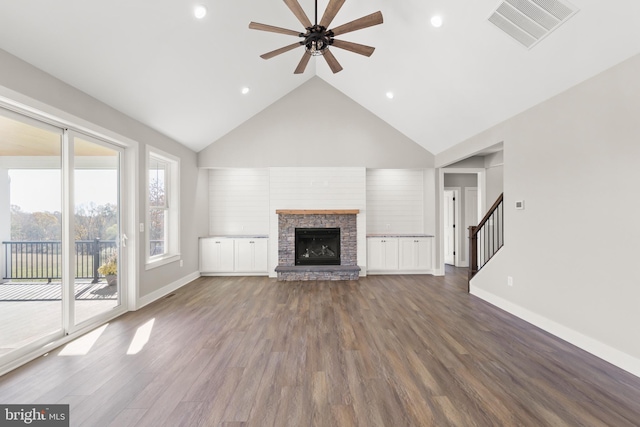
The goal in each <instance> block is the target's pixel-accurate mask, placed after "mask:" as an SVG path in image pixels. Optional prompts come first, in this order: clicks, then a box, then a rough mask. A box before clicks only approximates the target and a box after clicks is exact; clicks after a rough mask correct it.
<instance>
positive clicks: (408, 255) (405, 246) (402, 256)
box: [398, 238, 418, 270]
mask: <svg viewBox="0 0 640 427" xmlns="http://www.w3.org/2000/svg"><path fill="white" fill-rule="evenodd" d="M417 241H418V239H414V238H402V239H398V244H399V252H400V253H399V259H398V264H399V267H400V270H415V269H416V266H417V250H416V245H417V243H416V242H417Z"/></svg>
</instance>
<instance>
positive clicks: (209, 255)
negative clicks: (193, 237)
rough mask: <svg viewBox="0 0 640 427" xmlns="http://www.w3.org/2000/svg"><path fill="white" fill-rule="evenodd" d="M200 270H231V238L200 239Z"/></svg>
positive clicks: (203, 271) (216, 271)
mask: <svg viewBox="0 0 640 427" xmlns="http://www.w3.org/2000/svg"><path fill="white" fill-rule="evenodd" d="M200 271H201V272H202V273H218V272H230V271H233V240H232V239H200Z"/></svg>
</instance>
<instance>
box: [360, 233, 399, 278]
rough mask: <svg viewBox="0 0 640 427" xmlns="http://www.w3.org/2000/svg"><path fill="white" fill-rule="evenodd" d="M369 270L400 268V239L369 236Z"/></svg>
mask: <svg viewBox="0 0 640 427" xmlns="http://www.w3.org/2000/svg"><path fill="white" fill-rule="evenodd" d="M367 270H368V271H394V270H398V239H395V238H387V237H380V238H378V237H369V238H367Z"/></svg>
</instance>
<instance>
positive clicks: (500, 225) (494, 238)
mask: <svg viewBox="0 0 640 427" xmlns="http://www.w3.org/2000/svg"><path fill="white" fill-rule="evenodd" d="M503 196H504V193H503V194H500V196H499V197H498V199H497V200H496V201H495V203H494V204H493V205H492V206H491V208H490V209H489V211H488V212H487V214H486V215H485V216H484V218H482V220H480V222H479V223H478V225H476V226H473V225H472V226H470V227H469V280H471V278H472V277H473V276H475V275H476V273H478V271H480V269H481V268H482V267H484V266H485V264H486V263H487V262H488V261H489V260H490V259H491V258H492V257H493V256H494V255H495V254H496V252H498V249H500V248H501V247H502V246H503V245H504V203H503Z"/></svg>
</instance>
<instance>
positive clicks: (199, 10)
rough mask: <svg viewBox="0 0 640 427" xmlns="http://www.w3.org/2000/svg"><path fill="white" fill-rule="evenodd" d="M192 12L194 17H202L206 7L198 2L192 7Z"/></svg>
mask: <svg viewBox="0 0 640 427" xmlns="http://www.w3.org/2000/svg"><path fill="white" fill-rule="evenodd" d="M193 14H194V15H195V17H196V18H198V19H202V18H204V17H205V16H206V15H207V8H206V7H204V6H203V5H201V4H199V5H198V6H196V7H195V8H193Z"/></svg>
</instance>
